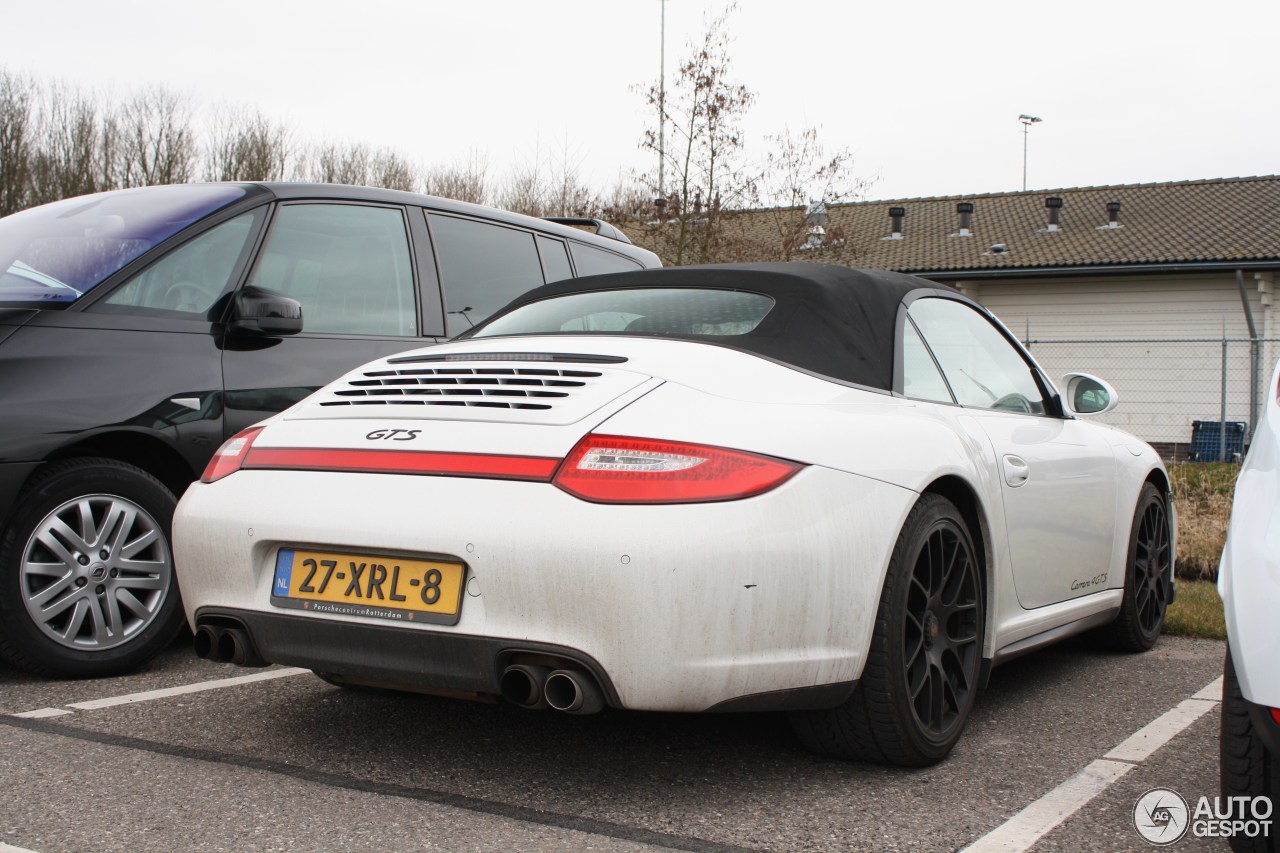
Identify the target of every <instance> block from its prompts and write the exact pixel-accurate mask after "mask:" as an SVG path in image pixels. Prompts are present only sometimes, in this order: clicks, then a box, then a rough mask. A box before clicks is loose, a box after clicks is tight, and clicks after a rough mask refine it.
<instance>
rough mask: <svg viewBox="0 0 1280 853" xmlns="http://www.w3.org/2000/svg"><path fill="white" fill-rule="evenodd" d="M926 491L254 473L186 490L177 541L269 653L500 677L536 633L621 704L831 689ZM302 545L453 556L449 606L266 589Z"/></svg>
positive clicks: (856, 663) (692, 702)
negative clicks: (697, 500)
mask: <svg viewBox="0 0 1280 853" xmlns="http://www.w3.org/2000/svg"><path fill="white" fill-rule="evenodd" d="M915 497H916V496H915V494H914V493H912V492H910V491H909V490H906V489H901V488H898V487H895V486H889V485H886V484H884V483H880V482H877V481H874V480H869V479H866V478H862V477H857V476H853V475H849V474H844V473H840V472H835V471H831V470H828V469H821V468H809V469H806V470H805V471H803V472H801V473H800V474H799V475H797V476H796V477H795V478H793V479H792V480H791V481H789V482H788V483H786V484H784V485H783V486H782V487H780V488H778V489H777V490H775V491H773V492H770V493H768V494H766V495H760V496H757V497H755V498H750V499H747V500H741V501H730V502H725V503H712V504H692V505H683V506H607V505H599V504H590V503H585V502H583V501H580V500H578V499H576V498H573V497H570V496H569V495H567V494H565V493H564V492H561V491H560V490H559V489H557V488H555V487H554V486H551V485H548V484H542V483H520V482H504V481H486V480H473V479H466V478H448V477H417V476H391V475H371V474H355V473H342V474H337V473H328V472H306V471H241V472H239V473H237V474H233V475H232V476H230V477H227V478H226V479H224V480H220V481H218V482H216V483H213V484H200V483H197V484H195V485H193V486H192V487H191V488H190V489H189V490H188V491H187V493H186V495H185V496H184V497H183V499H182V502H181V503H180V505H179V508H178V512H177V515H176V516H175V522H174V551H175V558H176V565H177V571H178V575H179V582H180V584H181V587H182V591H183V601H184V602H185V604H186V607H187V613H188V619H189V620H190V621H191V622H192V624H193V625H195V624H197V622H198V621H199V620H202V619H206V618H208V617H209V616H211V615H214V614H227V615H235V616H237V617H238V618H240V619H241V620H242V621H243V623H244V624H245V625H246V626H248V628H249V630H250V632H251V633H253V635H254V637H253V639H254V642H255V645H256V646H257V647H258V652H259V653H260V654H261V656H262V657H263V658H264V659H265V660H267V661H270V662H273V663H287V664H293V665H297V666H303V667H307V668H310V669H315V670H319V671H322V672H333V673H338V674H344V675H351V676H352V677H359V676H360V674H361V673H365V674H368V675H370V676H371V675H373V674H376V676H377V678H376V679H369V680H377V681H381V682H390V683H402V684H413V685H416V686H417V687H419V688H424V689H425V688H432V687H434V688H439V689H444V690H448V691H455V692H457V691H460V692H464V693H481V694H492V693H494V692H495V690H496V684H497V680H498V675H499V674H500V673H501V667H503V666H504V661H506V660H507V658H509V657H510V656H511V655H512V654H515V653H518V652H520V651H521V650H524V651H530V652H534V653H538V652H541V653H546V654H553V655H554V656H557V657H561V658H567V659H569V660H571V661H576V662H578V663H580V664H581V666H582V668H584V669H586V670H588V671H590V672H591V673H592V674H593V675H595V677H596V678H597V679H598V681H599V682H600V684H601V685H602V686H604V687H605V692H606V698H607V699H608V702H609V704H611V705H614V706H616V707H622V708H630V709H635V710H653V711H706V710H711V709H718V710H746V709H752V710H756V709H764V708H776V707H819V706H822V705H827V706H830V705H834V704H838V702H839V701H840V700H841V698H842V697H843V696H847V694H848V690H849V689H850V687H851V685H852V684H853V683H854V682H855V681H856V680H857V678H858V677H859V675H860V674H861V670H862V665H863V661H864V658H865V655H866V649H867V647H868V644H869V642H870V635H871V630H872V627H873V622H874V617H875V612H876V608H877V606H878V602H879V595H880V588H881V585H882V582H883V573H884V571H885V567H886V565H887V563H888V558H889V552H890V550H891V548H892V546H893V543H894V540H895V539H896V536H897V531H898V530H899V529H900V527H901V524H902V519H903V518H904V517H905V516H906V513H907V512H908V511H909V510H910V507H911V506H912V504H913V503H914V500H915ZM298 545H309V546H312V547H316V548H324V549H329V550H333V551H338V552H342V551H348V550H354V551H355V552H358V553H370V552H372V553H375V554H388V555H402V556H409V557H412V556H415V555H437V556H440V557H446V558H448V559H455V560H458V561H459V562H462V563H464V564H465V566H466V580H465V589H466V593H465V594H464V596H463V603H462V609H461V613H460V617H459V619H458V622H457V624H456V625H432V624H415V625H406V624H404V623H401V622H396V623H394V624H390V623H389V622H388V621H387V620H381V619H377V618H373V617H365V616H352V615H336V614H332V613H324V614H320V613H315V612H306V613H305V614H304V613H302V612H300V611H298V610H292V609H290V610H284V609H281V608H279V607H275V606H273V605H272V604H271V595H270V593H271V580H272V576H273V570H274V564H275V555H276V553H277V551H278V550H279V549H280V548H281V547H289V546H298ZM749 697H750V698H749Z"/></svg>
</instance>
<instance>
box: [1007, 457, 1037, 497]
mask: <svg viewBox="0 0 1280 853" xmlns="http://www.w3.org/2000/svg"><path fill="white" fill-rule="evenodd" d="M1001 461H1002V462H1003V463H1004V481H1005V482H1006V483H1008V484H1009V485H1010V486H1011V487H1012V488H1015V489H1016V488H1018V486H1021V485H1022V484H1023V483H1025V482H1027V480H1029V479H1031V466H1030V465H1028V464H1027V460H1025V459H1023V458H1022V457H1021V456H1014V455H1012V454H1005V456H1004V458H1003V459H1002V460H1001Z"/></svg>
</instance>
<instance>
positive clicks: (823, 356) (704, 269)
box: [462, 263, 958, 391]
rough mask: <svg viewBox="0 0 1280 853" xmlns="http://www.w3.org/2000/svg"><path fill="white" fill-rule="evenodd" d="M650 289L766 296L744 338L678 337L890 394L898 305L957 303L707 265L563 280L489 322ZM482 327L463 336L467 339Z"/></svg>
mask: <svg viewBox="0 0 1280 853" xmlns="http://www.w3.org/2000/svg"><path fill="white" fill-rule="evenodd" d="M655 287H661V288H712V289H717V290H740V291H748V292H753V293H761V294H764V295H767V296H770V297H772V298H773V300H774V302H775V303H776V304H775V306H774V308H773V309H772V310H771V311H770V312H769V313H768V314H767V315H766V316H765V318H764V319H763V320H762V321H761V322H760V324H759V325H757V326H756V327H755V328H754V329H753V330H752V331H750V332H747V333H746V334H741V335H732V336H717V335H691V336H678V337H682V338H684V337H687V339H689V340H699V341H709V342H714V343H722V344H726V345H729V346H732V347H736V348H738V349H745V350H747V351H749V352H753V353H757V354H759V355H762V356H764V357H766V358H770V359H773V360H775V361H780V362H783V363H784V364H790V365H793V366H795V367H798V368H801V369H802V370H807V371H810V372H813V373H818V374H821V375H823V376H830V377H832V378H834V379H839V380H841V381H844V382H851V383H854V384H857V385H865V386H867V387H870V388H877V389H880V390H885V391H889V390H892V389H893V358H894V338H895V334H896V331H897V321H898V308H899V306H901V305H902V304H903V302H904V300H907V297H908V296H912V297H913V298H914V296H919V295H923V292H930V293H937V294H940V295H941V294H945V295H947V296H950V297H953V298H954V297H956V296H958V294H957V293H956V291H955V290H953V289H951V288H949V287H942V286H939V285H936V284H934V283H933V282H930V281H926V280H924V279H922V278H916V277H915V276H910V275H903V274H901V273H894V272H885V271H882V270H857V269H850V268H848V267H838V266H828V265H824V264H801V263H772V264H710V265H705V266H687V267H666V268H663V269H650V270H644V271H638V272H627V273H616V274H612V275H596V276H588V277H585V278H577V279H565V280H563V281H558V282H554V283H552V284H547V285H543V286H542V287H539V288H536V289H534V290H531V291H529V292H527V293H525V294H524V295H523V296H521V297H519V298H517V299H515V300H513V301H512V302H511V303H510V304H508V305H507V306H506V307H505V308H503V309H502V310H501V311H499V312H498V313H497V314H495V315H494V317H497V316H501V315H502V314H505V313H507V312H508V311H511V310H512V309H514V308H518V307H520V306H522V305H527V304H529V303H531V302H538V301H541V300H544V299H548V298H551V297H555V296H561V295H564V294H570V293H583V292H590V291H601V290H622V289H628V288H655ZM913 295H914V296H913ZM490 319H493V318H490ZM485 325H486V324H481V325H480V326H478V327H476V329H473V330H471V332H468V333H467V334H465V335H463V336H462V337H471V335H472V333H474V332H478V331H480V330H482V329H483V328H484V326H485ZM666 337H670V336H666Z"/></svg>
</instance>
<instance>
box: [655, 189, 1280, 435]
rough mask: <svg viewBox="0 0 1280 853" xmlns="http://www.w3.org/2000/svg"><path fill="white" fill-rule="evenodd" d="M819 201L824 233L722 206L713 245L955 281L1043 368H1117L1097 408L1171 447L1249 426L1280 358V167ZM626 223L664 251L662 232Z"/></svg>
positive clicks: (744, 253) (748, 255) (786, 216)
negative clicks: (1278, 291)
mask: <svg viewBox="0 0 1280 853" xmlns="http://www.w3.org/2000/svg"><path fill="white" fill-rule="evenodd" d="M825 213H826V217H825V222H823V223H822V229H821V233H818V230H817V229H815V228H814V227H813V225H812V224H811V222H806V218H805V211H803V210H799V209H790V210H779V209H773V210H753V211H744V212H738V213H733V214H727V215H726V217H725V219H724V222H723V226H722V231H723V234H724V240H723V241H722V244H721V245H722V246H727V247H729V249H730V250H731V251H730V252H729V253H728V256H729V257H732V258H733V259H734V260H777V259H782V258H789V259H791V260H805V261H818V262H825V263H837V264H845V265H849V266H855V267H868V268H874V269H892V270H898V271H901V272H909V273H914V274H917V275H921V276H924V277H926V278H929V279H933V280H935V281H939V282H944V283H947V284H950V285H953V286H955V287H957V288H958V289H960V290H961V291H963V292H964V293H966V294H968V295H969V296H971V297H973V298H975V299H977V300H978V301H980V302H982V303H983V304H985V305H986V306H987V307H988V308H990V309H991V310H992V311H994V312H995V313H996V314H997V315H998V316H999V317H1000V318H1001V319H1002V320H1003V321H1004V322H1005V324H1006V325H1007V326H1008V327H1009V328H1010V330H1011V331H1013V333H1014V334H1015V335H1017V336H1018V337H1019V338H1020V339H1022V340H1024V341H1026V342H1028V344H1029V346H1030V348H1031V350H1032V353H1033V354H1034V355H1035V356H1036V357H1037V359H1038V360H1039V361H1040V362H1041V364H1042V365H1043V366H1044V367H1045V369H1046V370H1047V372H1049V374H1050V375H1051V376H1052V377H1054V378H1059V377H1061V376H1062V375H1063V374H1064V373H1065V372H1067V371H1068V370H1083V371H1086V372H1091V373H1096V374H1097V375H1100V376H1102V377H1104V378H1106V379H1108V380H1110V381H1112V382H1113V384H1114V385H1115V386H1116V388H1117V389H1118V390H1119V392H1120V396H1121V398H1122V403H1121V405H1120V407H1119V408H1118V409H1117V410H1116V411H1115V412H1113V413H1112V414H1110V415H1108V416H1107V418H1106V419H1107V420H1109V421H1110V422H1112V423H1115V424H1117V425H1119V426H1122V427H1124V428H1127V429H1129V430H1131V431H1133V432H1135V433H1137V434H1138V435H1140V436H1142V437H1143V438H1146V439H1147V440H1149V441H1152V442H1155V443H1157V444H1158V445H1163V446H1164V447H1165V449H1167V450H1169V451H1170V452H1173V451H1177V452H1182V451H1185V450H1187V449H1189V448H1190V445H1191V439H1192V434H1193V432H1196V431H1198V430H1200V429H1201V428H1200V427H1197V426H1196V425H1195V422H1196V421H1203V422H1212V424H1214V425H1216V424H1218V423H1220V422H1222V421H1223V420H1225V421H1228V422H1243V423H1244V424H1246V429H1247V425H1248V424H1251V423H1253V422H1254V421H1255V420H1256V417H1255V413H1256V412H1257V411H1258V405H1259V401H1260V400H1261V399H1262V394H1263V393H1264V392H1263V389H1262V385H1263V384H1264V383H1265V382H1266V381H1268V380H1269V378H1270V375H1271V368H1272V365H1274V363H1275V357H1276V356H1277V355H1280V344H1273V343H1271V341H1272V340H1273V339H1276V338H1280V316H1277V314H1276V311H1275V307H1274V305H1273V293H1274V288H1275V284H1276V279H1277V273H1280V175H1269V176H1262V177H1252V178H1223V179H1213V180H1196V181H1176V182H1170V183H1153V184H1123V185H1117V186H1102V187H1078V188H1064V189H1056V190H1037V191H1027V192H1010V193H987V194H976V195H964V196H946V197H936V198H914V199H891V200H883V201H868V202H854V203H848V204H832V205H829V206H827V208H826V211H825ZM634 236H636V237H637V242H640V243H645V244H647V245H650V246H651V247H652V248H655V250H657V251H659V253H660V254H661V253H662V252H661V245H660V241H650V240H646V235H643V234H638V235H634ZM649 236H655V235H652V234H651V235H649ZM1224 339H1226V341H1227V343H1226V344H1225V345H1224V343H1223V340H1224ZM1224 352H1225V360H1226V363H1227V370H1226V371H1225V388H1226V391H1225V393H1224V392H1223V388H1224V370H1223V368H1222V365H1223V361H1224ZM1224 408H1225V410H1226V411H1225V418H1224ZM1213 428H1215V429H1218V430H1219V432H1221V431H1222V430H1221V427H1216V426H1214V427H1213ZM1230 429H1231V428H1230V427H1229V428H1228V432H1229V430H1230Z"/></svg>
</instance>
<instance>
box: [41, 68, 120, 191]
mask: <svg viewBox="0 0 1280 853" xmlns="http://www.w3.org/2000/svg"><path fill="white" fill-rule="evenodd" d="M101 123H102V112H101V110H100V108H99V106H98V104H97V103H96V102H95V101H94V100H92V99H91V98H90V97H88V96H86V95H84V94H83V93H82V92H79V91H77V90H74V89H68V88H67V87H65V86H60V85H55V86H52V87H50V88H49V89H48V91H47V92H46V94H45V97H44V98H43V99H42V104H41V108H40V111H39V130H38V134H37V135H38V142H37V147H38V150H37V151H36V152H35V156H34V157H33V158H32V168H31V197H30V202H31V203H32V204H44V203H45V202H50V201H57V200H59V199H63V198H69V197H71V196H77V195H84V194H86V193H93V192H99V191H101V190H105V189H111V188H112V187H114V186H115V185H116V183H115V180H114V178H115V173H116V170H115V168H114V166H115V164H114V162H111V163H109V168H108V169H106V170H104V168H103V161H104V160H106V159H109V158H106V157H104V150H103V148H102V146H101V142H102V136H101V134H100V128H101ZM112 138H114V137H112Z"/></svg>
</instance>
